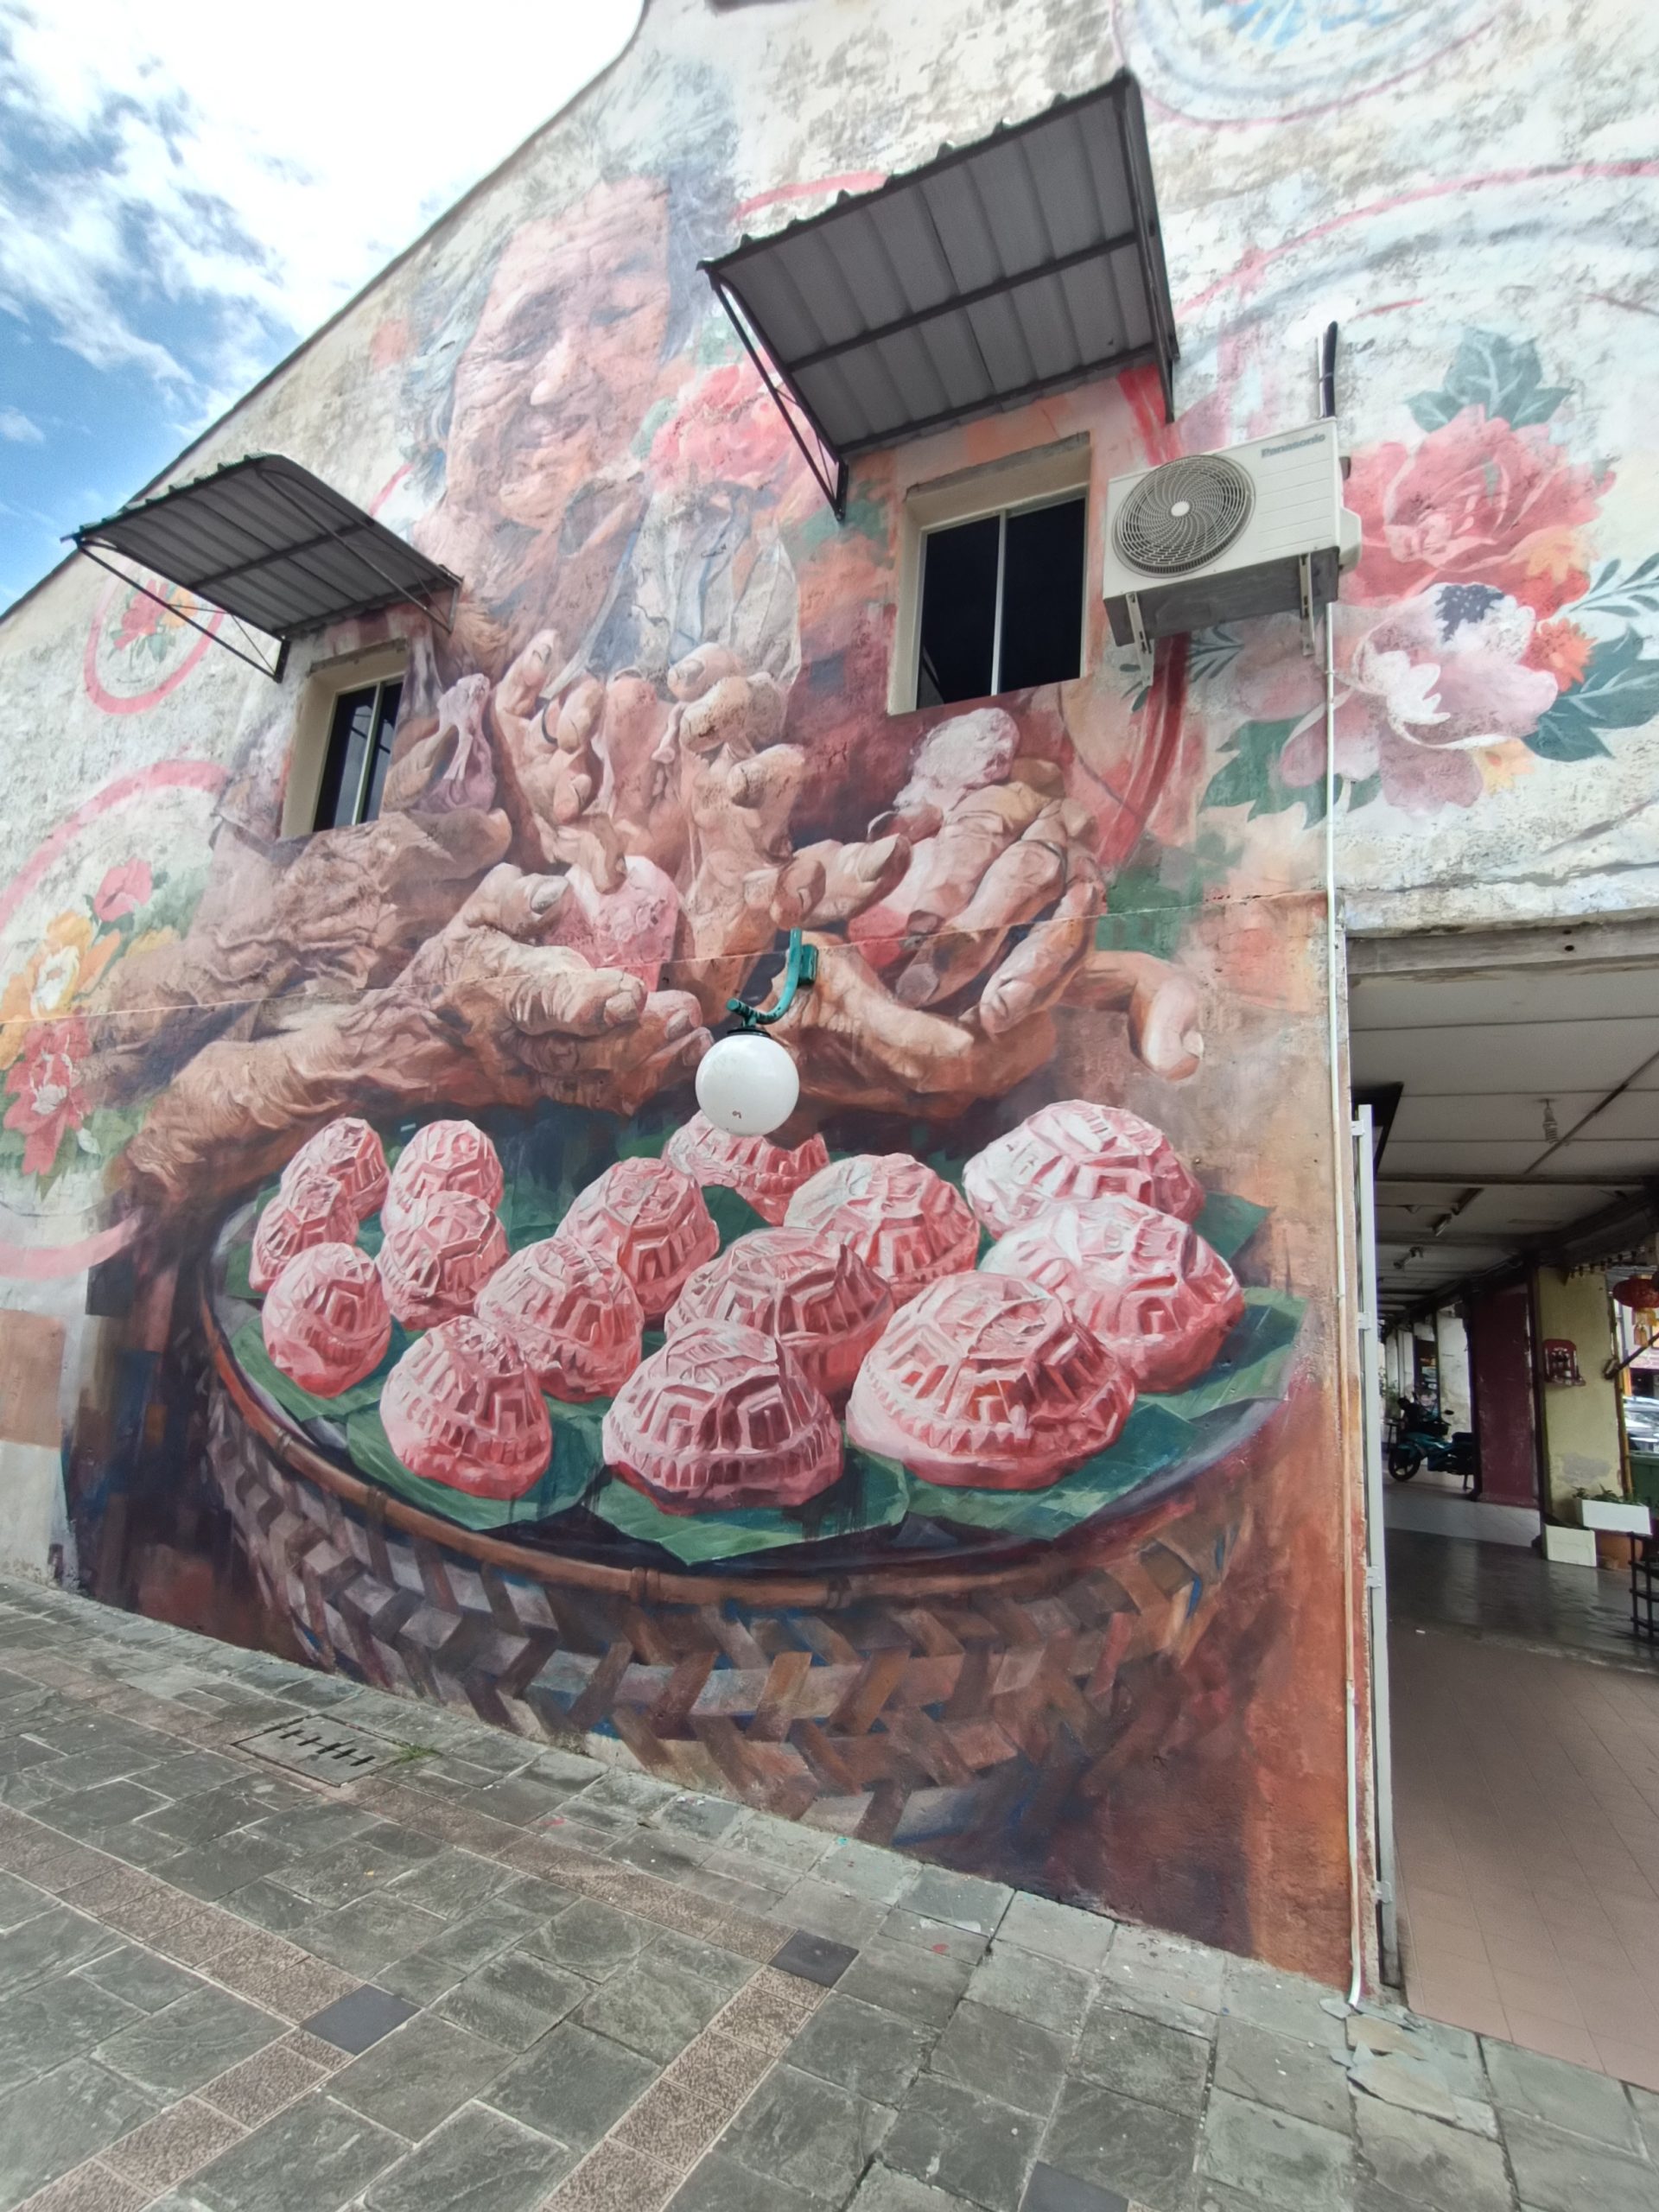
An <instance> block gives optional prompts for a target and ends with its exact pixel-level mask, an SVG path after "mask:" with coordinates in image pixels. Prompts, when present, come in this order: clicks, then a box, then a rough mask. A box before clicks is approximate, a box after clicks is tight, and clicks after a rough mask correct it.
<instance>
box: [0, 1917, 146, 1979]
mask: <svg viewBox="0 0 1659 2212" xmlns="http://www.w3.org/2000/svg"><path fill="white" fill-rule="evenodd" d="M120 1941H121V1939H120V1937H119V1936H115V1935H112V1934H111V1932H110V1930H109V1929H107V1928H104V1927H100V1925H99V1923H98V1922H97V1921H95V1920H89V1919H88V1918H87V1917H86V1915H85V1914H84V1913H79V1912H74V1911H72V1910H70V1909H69V1907H68V1906H67V1905H54V1906H53V1908H52V1910H50V1911H49V1912H38V1913H36V1914H35V1916H34V1917H33V1918H32V1919H29V1920H26V1921H24V1922H23V1923H22V1926H21V1927H17V1928H14V1929H10V1931H9V1933H7V1934H6V1935H4V1936H0V1990H5V1991H7V1992H8V1993H16V1991H18V1990H21V1989H27V1988H28V1987H29V1985H30V1983H31V1982H36V1981H41V1980H47V1979H48V1978H53V1979H55V1977H56V1976H57V1975H59V1974H67V1973H68V1972H69V1971H70V1969H71V1968H72V1967H79V1966H85V1965H86V1964H87V1963H88V1961H91V1960H92V1959H97V1958H101V1957H103V1955H105V1952H107V1951H112V1950H114V1949H115V1948H116V1946H117V1945H118V1943H119V1942H120Z"/></svg>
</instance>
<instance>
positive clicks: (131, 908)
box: [92, 861, 155, 922]
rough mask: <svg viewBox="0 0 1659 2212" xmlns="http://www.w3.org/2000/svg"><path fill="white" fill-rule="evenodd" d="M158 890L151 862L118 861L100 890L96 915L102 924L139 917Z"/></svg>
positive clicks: (94, 906) (95, 900) (96, 896)
mask: <svg viewBox="0 0 1659 2212" xmlns="http://www.w3.org/2000/svg"><path fill="white" fill-rule="evenodd" d="M154 888H155V879H154V878H153V877H152V876H151V874H150V872H149V861H117V862H116V864H115V866H114V867H113V868H111V870H110V871H109V873H108V874H107V875H105V878H104V880H103V882H102V883H100V884H99V887H98V890H97V892H96V893H95V894H94V896H93V899H92V912H94V913H95V914H96V915H97V916H98V918H99V921H100V922H118V921H119V920H120V918H121V917H122V915H123V914H135V913H137V911H138V909H139V907H140V906H143V904H144V902H145V901H146V899H148V898H149V894H150V893H151V891H152V890H153V889H154Z"/></svg>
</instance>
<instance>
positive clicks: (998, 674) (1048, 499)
mask: <svg viewBox="0 0 1659 2212" xmlns="http://www.w3.org/2000/svg"><path fill="white" fill-rule="evenodd" d="M1078 501H1081V502H1082V505H1083V559H1082V561H1081V563H1079V570H1080V573H1079V575H1078V578H1077V670H1076V674H1075V675H1074V676H1062V677H1052V678H1050V679H1049V680H1050V681H1051V682H1054V683H1074V682H1075V681H1076V678H1077V676H1081V675H1082V673H1083V665H1084V635H1085V632H1086V631H1087V628H1088V623H1089V487H1088V486H1087V485H1084V486H1081V487H1079V489H1077V491H1075V492H1047V493H1043V494H1042V496H1041V497H1040V498H1038V499H1016V500H1014V501H1012V502H1010V504H1009V505H1007V506H1004V507H993V508H991V509H990V510H989V512H988V513H986V514H980V515H957V516H954V517H953V518H951V520H950V521H949V522H933V523H929V524H927V525H926V526H925V529H924V530H923V531H922V533H921V550H920V554H919V556H918V567H917V571H916V667H915V671H914V674H913V677H912V688H913V690H914V692H915V696H916V701H917V704H918V706H919V705H920V703H921V693H922V610H923V608H924V607H925V605H926V602H927V549H928V546H929V544H930V543H931V542H932V540H933V539H934V538H936V537H940V536H942V535H943V533H944V531H947V530H961V529H963V528H964V527H965V526H966V525H967V524H969V523H975V522H988V521H989V520H990V519H991V518H992V516H995V518H996V525H997V528H996V585H995V594H996V595H995V602H994V607H993V612H992V615H991V688H990V690H988V691H986V692H983V693H982V694H981V695H980V696H982V697H983V698H987V699H1000V698H1001V696H1002V692H1003V683H1002V584H1003V579H1004V577H1005V575H1006V573H1007V555H1008V523H1009V520H1010V518H1012V517H1013V516H1015V515H1034V514H1039V513H1040V512H1042V510H1043V509H1044V508H1045V507H1069V506H1072V505H1076V504H1077V502H1078ZM944 703H945V704H947V705H959V704H964V703H966V702H961V701H946V702H944Z"/></svg>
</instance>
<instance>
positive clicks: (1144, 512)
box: [1105, 416, 1360, 676]
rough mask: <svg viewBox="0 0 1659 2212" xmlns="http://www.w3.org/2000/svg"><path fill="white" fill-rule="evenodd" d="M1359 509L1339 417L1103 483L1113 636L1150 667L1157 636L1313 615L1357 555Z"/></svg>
mask: <svg viewBox="0 0 1659 2212" xmlns="http://www.w3.org/2000/svg"><path fill="white" fill-rule="evenodd" d="M1359 543H1360V531H1359V517H1358V516H1357V515H1356V514H1353V513H1351V512H1350V511H1349V510H1348V509H1347V508H1346V507H1344V505H1343V504H1342V467H1341V461H1340V457H1339V455H1338V452H1337V425H1336V423H1335V421H1334V419H1332V417H1329V416H1326V417H1325V419H1324V420H1322V421H1320V422H1318V423H1308V424H1307V425H1306V428H1305V429H1300V430H1285V431H1282V432H1281V434H1280V435H1278V436H1277V437H1272V438H1258V439H1257V440H1256V441H1255V443H1254V444H1252V445H1248V446H1233V447H1231V448H1230V449H1229V450H1228V451H1227V452H1225V453H1197V454H1185V455H1184V456H1183V458H1182V459H1180V460H1179V461H1165V462H1164V464H1163V465H1162V467H1159V468H1147V469H1143V470H1141V473H1140V474H1138V475H1135V476H1115V477H1114V478H1113V479H1112V480H1111V482H1110V483H1109V485H1108V486H1107V487H1106V572H1105V588H1106V609H1107V613H1109V616H1110V617H1111V624H1112V635H1113V637H1114V638H1116V640H1117V642H1118V644H1119V645H1133V646H1134V647H1135V651H1136V652H1137V653H1138V654H1139V656H1140V659H1141V668H1142V670H1143V671H1144V672H1145V673H1146V674H1147V675H1148V676H1150V674H1151V672H1152V645H1153V640H1154V639H1155V638H1169V637H1174V636H1176V635H1178V634H1179V632H1184V631H1191V630H1207V629H1209V628H1211V626H1213V625H1214V624H1216V623H1217V622H1236V621H1238V620H1242V619H1243V617H1245V616H1247V615H1252V614H1279V613H1285V612H1286V611H1287V610H1288V611H1290V612H1294V613H1300V616H1301V618H1302V635H1303V640H1304V643H1305V645H1306V648H1307V650H1308V651H1309V652H1312V651H1313V617H1314V614H1315V613H1316V611H1317V610H1318V609H1319V607H1325V606H1328V605H1329V604H1330V602H1331V601H1332V600H1333V599H1334V598H1335V597H1336V595H1337V578H1338V575H1339V573H1340V572H1341V571H1342V570H1343V569H1351V568H1352V567H1353V565H1354V563H1355V562H1356V561H1357V560H1358V558H1359Z"/></svg>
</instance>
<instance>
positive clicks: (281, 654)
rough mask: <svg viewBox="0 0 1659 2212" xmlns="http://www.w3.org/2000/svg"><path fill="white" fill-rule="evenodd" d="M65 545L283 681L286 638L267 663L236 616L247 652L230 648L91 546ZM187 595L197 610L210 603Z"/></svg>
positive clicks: (177, 618)
mask: <svg viewBox="0 0 1659 2212" xmlns="http://www.w3.org/2000/svg"><path fill="white" fill-rule="evenodd" d="M65 543H67V544H72V545H73V546H74V548H75V550H76V551H77V552H79V553H84V554H85V555H86V558H87V559H88V560H89V561H93V562H96V563H97V564H98V566H99V568H100V569H103V570H104V572H105V575H111V576H113V577H114V578H115V580H116V582H118V583H123V584H124V585H125V586H126V587H127V589H128V590H129V591H136V592H142V593H143V596H144V597H145V598H146V599H149V600H153V601H155V602H156V606H157V607H165V608H166V610H167V612H168V613H169V614H170V615H171V616H172V617H173V619H174V620H175V622H188V624H189V625H190V627H191V628H192V629H193V630H200V632H201V634H202V636H203V637H204V638H207V639H209V640H210V641H211V642H212V643H213V645H223V646H224V648H225V650H226V652H227V653H234V654H235V655H236V658H238V660H239V661H245V662H246V664H247V665H248V666H249V667H250V668H251V669H253V670H255V671H257V673H258V674H259V675H261V676H268V677H270V680H271V682H272V683H281V682H282V680H283V671H284V669H285V668H286V667H287V665H288V640H287V639H286V638H279V639H277V658H276V659H275V661H274V662H271V661H267V660H265V659H264V658H262V657H261V655H260V653H259V652H258V650H257V647H256V646H255V645H254V642H253V639H251V637H249V636H248V632H247V629H246V626H245V625H244V624H242V623H240V622H237V620H236V617H235V615H234V614H232V615H231V616H230V618H229V619H230V620H232V622H236V626H237V628H238V630H240V631H241V632H242V635H243V636H244V637H245V638H247V639H248V650H247V651H246V652H244V651H243V649H242V647H241V646H240V645H233V644H232V641H231V639H229V638H226V637H223V636H221V635H220V633H219V632H218V631H217V630H213V629H210V628H209V627H208V626H207V623H205V622H198V621H197V620H196V618H195V616H194V614H187V613H184V612H183V610H182V609H181V607H179V606H178V605H177V603H176V602H175V601H173V600H170V599H163V598H162V594H160V592H158V591H152V590H151V589H150V588H149V585H148V584H141V583H140V582H139V581H138V579H137V576H130V575H128V574H127V572H126V570H125V569H118V568H117V567H116V565H115V563H114V562H113V561H108V560H105V557H104V556H103V554H101V553H100V552H99V551H98V550H96V549H95V548H94V547H93V546H92V545H90V544H83V543H81V541H80V540H79V538H78V537H71V538H67V539H66V540H65ZM179 589H180V590H181V591H185V590H188V586H187V585H184V584H181V585H180V586H179ZM190 596H191V598H192V599H193V600H195V603H196V605H197V606H198V607H205V606H209V605H211V604H212V602H211V601H207V600H198V599H196V595H195V594H194V592H191V593H190ZM217 611H218V612H219V613H221V614H222V613H225V609H224V608H223V607H220V608H219V609H218V610H217Z"/></svg>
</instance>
